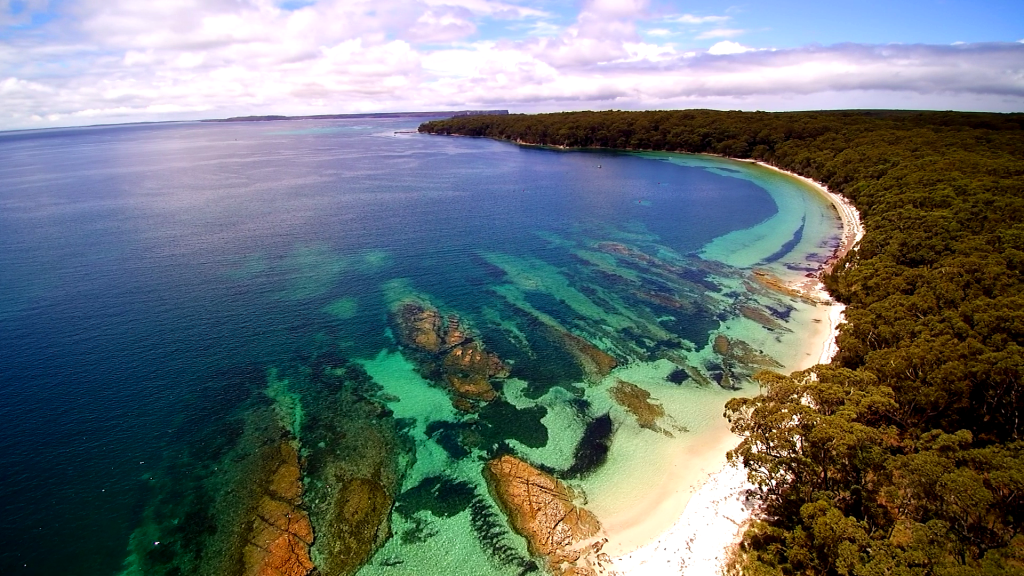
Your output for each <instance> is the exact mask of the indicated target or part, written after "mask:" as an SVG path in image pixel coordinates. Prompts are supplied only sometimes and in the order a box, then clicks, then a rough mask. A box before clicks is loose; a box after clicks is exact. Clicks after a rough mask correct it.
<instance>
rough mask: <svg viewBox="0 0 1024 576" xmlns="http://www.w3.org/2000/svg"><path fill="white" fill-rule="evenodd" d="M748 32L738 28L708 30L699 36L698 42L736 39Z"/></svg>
mask: <svg viewBox="0 0 1024 576" xmlns="http://www.w3.org/2000/svg"><path fill="white" fill-rule="evenodd" d="M744 32H746V30H739V29H737V28H715V29H713V30H707V31H705V32H701V33H700V34H698V35H697V39H698V40H707V39H711V38H735V37H736V36H739V35H741V34H743V33H744Z"/></svg>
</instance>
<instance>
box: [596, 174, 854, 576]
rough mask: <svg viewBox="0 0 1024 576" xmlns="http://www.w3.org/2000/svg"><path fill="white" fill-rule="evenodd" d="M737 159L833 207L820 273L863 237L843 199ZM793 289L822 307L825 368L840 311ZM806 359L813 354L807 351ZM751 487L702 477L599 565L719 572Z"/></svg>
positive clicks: (737, 471)
mask: <svg viewBox="0 0 1024 576" xmlns="http://www.w3.org/2000/svg"><path fill="white" fill-rule="evenodd" d="M741 161H745V162H752V163H755V164H758V165H761V166H763V167H765V168H769V169H771V170H775V171H776V172H781V173H783V174H786V175H788V176H791V177H793V178H796V179H798V180H800V181H802V182H804V183H805V184H808V185H809V186H810V187H812V188H814V189H815V190H816V191H818V192H819V193H821V194H823V195H825V196H826V197H827V198H828V199H829V201H830V202H831V203H832V205H833V206H834V207H835V209H836V211H837V212H838V213H839V217H840V220H841V221H842V227H843V233H842V239H841V242H840V246H839V247H838V248H837V249H836V251H835V253H834V254H833V255H832V257H831V258H829V260H828V261H827V262H826V263H825V264H824V265H823V266H822V267H821V270H820V271H826V270H827V269H829V267H830V266H831V265H832V264H834V263H835V262H836V261H837V260H839V259H840V258H842V257H843V256H845V255H846V254H847V253H848V252H849V251H850V250H851V249H852V248H853V247H854V246H856V244H857V243H858V242H859V241H860V240H861V238H863V236H864V227H863V224H862V223H861V220H860V213H859V212H858V211H857V209H856V208H855V207H854V206H853V204H852V203H851V202H850V201H849V200H848V199H846V198H845V197H843V196H841V195H839V194H836V193H835V192H832V191H830V190H829V189H828V187H826V186H824V185H823V184H820V183H818V182H816V181H814V180H812V179H810V178H807V177H804V176H800V175H799V174H795V173H793V172H789V171H786V170H783V169H781V168H778V167H776V166H771V165H769V164H765V163H763V162H756V161H753V160H741ZM794 288H796V289H798V290H801V291H803V292H805V293H807V294H808V295H809V296H812V297H814V298H815V299H816V300H818V301H820V302H822V303H825V304H826V306H827V311H826V314H827V319H828V330H827V331H825V332H824V336H825V337H824V338H823V339H821V340H820V341H814V342H811V343H810V344H811V347H812V348H813V349H816V350H820V352H819V353H818V354H817V355H816V358H817V362H815V363H813V364H827V363H828V362H831V360H832V358H833V357H834V356H835V354H836V352H838V348H837V345H836V337H837V336H838V333H839V326H840V325H841V324H842V323H843V322H845V318H844V314H843V311H844V310H845V308H846V307H845V305H843V304H841V303H839V302H836V301H835V300H833V299H832V298H831V296H830V295H829V294H828V292H827V291H826V290H825V287H824V285H823V284H822V283H821V282H820V280H817V279H815V280H814V281H810V282H803V283H801V284H800V285H799V286H794ZM811 357H812V358H814V357H815V355H814V354H813V353H812V354H811ZM813 364H811V365H813ZM807 367H809V366H807ZM752 487H753V486H752V485H751V484H750V483H749V482H748V481H747V475H746V471H745V470H744V469H743V468H742V467H741V466H739V465H737V464H732V463H726V464H725V465H724V466H722V467H721V469H720V470H718V471H717V472H714V473H711V474H709V475H708V476H707V477H706V479H705V480H704V482H703V484H701V485H700V487H699V488H697V490H696V491H695V492H694V493H693V495H692V496H691V497H690V499H689V501H688V502H687V504H686V506H685V508H684V510H683V512H682V514H681V515H680V516H679V518H678V519H677V521H676V522H675V524H673V525H672V526H671V527H670V528H669V529H668V530H666V531H665V532H663V533H662V534H661V535H660V536H658V537H657V538H656V539H655V540H653V541H651V542H649V543H647V544H645V545H643V546H641V547H639V548H637V549H635V550H633V551H631V552H629V553H626V554H622V555H619V556H615V557H612V558H610V559H609V560H608V561H607V562H604V563H602V564H603V568H605V569H606V570H607V571H606V572H603V573H605V574H609V575H617V576H659V575H663V574H684V575H693V576H704V575H711V574H718V573H721V570H722V568H723V567H724V564H725V562H726V561H727V559H728V557H729V554H730V552H731V550H732V549H733V548H734V547H735V546H736V545H737V544H738V543H739V541H740V539H741V538H742V535H743V532H744V530H745V529H746V526H747V525H748V524H749V522H750V520H751V519H752V518H753V515H754V512H755V508H756V507H755V504H754V503H752V502H749V501H748V500H747V498H746V492H747V490H749V489H750V488H752Z"/></svg>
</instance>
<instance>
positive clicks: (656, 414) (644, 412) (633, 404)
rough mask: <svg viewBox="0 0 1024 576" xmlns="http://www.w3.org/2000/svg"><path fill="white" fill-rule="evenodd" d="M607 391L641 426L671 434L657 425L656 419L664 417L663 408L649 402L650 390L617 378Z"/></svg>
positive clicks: (667, 434)
mask: <svg viewBox="0 0 1024 576" xmlns="http://www.w3.org/2000/svg"><path fill="white" fill-rule="evenodd" d="M609 392H611V395H612V398H613V399H614V400H615V402H616V403H617V404H618V405H619V406H622V407H623V408H625V409H626V410H627V411H629V413H630V414H632V415H633V417H634V418H635V419H636V422H637V424H639V425H640V427H641V428H644V429H647V430H651V431H653V432H658V433H660V434H664V435H666V436H669V437H671V436H672V433H671V432H669V431H668V430H665V429H664V428H662V427H661V426H659V425H658V421H659V420H661V419H662V418H664V417H665V408H664V407H663V406H662V405H661V404H655V403H654V402H651V393H650V392H648V391H647V390H644V389H643V388H641V387H639V386H637V385H636V384H632V383H630V382H626V381H625V380H619V381H618V382H617V383H616V384H615V386H612V387H611V389H610V390H609Z"/></svg>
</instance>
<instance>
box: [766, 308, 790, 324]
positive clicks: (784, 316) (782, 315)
mask: <svg viewBox="0 0 1024 576" xmlns="http://www.w3.org/2000/svg"><path fill="white" fill-rule="evenodd" d="M765 308H767V309H768V312H770V313H771V315H772V316H774V317H776V318H778V319H779V320H782V321H787V320H789V316H790V315H791V314H792V313H793V309H792V308H790V307H788V306H786V307H783V308H772V307H771V306H765Z"/></svg>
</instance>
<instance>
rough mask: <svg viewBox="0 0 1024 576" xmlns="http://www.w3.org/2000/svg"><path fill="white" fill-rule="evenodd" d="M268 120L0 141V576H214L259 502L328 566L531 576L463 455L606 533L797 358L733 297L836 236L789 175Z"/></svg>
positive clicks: (793, 323)
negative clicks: (755, 380)
mask: <svg viewBox="0 0 1024 576" xmlns="http://www.w3.org/2000/svg"><path fill="white" fill-rule="evenodd" d="M293 124H294V126H293V125H292V124H290V125H289V130H282V129H281V127H280V126H269V125H266V124H262V123H255V124H214V125H204V124H183V125H174V126H151V127H116V128H104V129H80V130H67V131H57V132H54V133H50V134H47V135H45V137H44V135H41V134H37V135H28V136H24V135H19V136H4V137H0V154H3V155H4V157H5V158H6V159H7V160H8V162H5V165H6V166H10V167H9V168H5V169H4V170H3V171H2V172H0V184H3V186H2V187H0V190H2V192H0V202H2V203H3V206H4V207H5V208H6V209H5V210H3V211H2V212H0V248H2V249H0V276H2V277H4V278H5V280H4V282H5V284H3V286H4V290H5V295H6V296H7V297H6V298H5V299H4V300H3V302H2V303H0V318H3V319H4V321H5V322H6V323H7V325H8V326H9V329H8V330H5V332H4V334H3V335H2V336H0V338H2V341H0V348H2V349H4V350H10V351H12V353H10V354H7V355H6V356H5V357H4V358H2V359H0V374H4V376H3V378H4V380H3V385H4V390H5V391H6V393H7V394H8V397H10V398H11V399H12V400H13V401H15V404H7V405H6V406H5V407H4V408H3V416H4V418H5V419H7V421H8V422H10V423H11V425H10V427H9V429H8V430H6V431H4V432H3V437H2V439H3V444H2V445H0V446H2V450H3V452H2V454H0V455H2V462H3V464H4V465H5V466H6V467H7V469H8V470H9V471H10V472H11V476H10V477H11V478H14V479H15V481H14V482H9V483H8V482H5V484H4V486H3V487H2V488H0V490H2V494H0V497H2V499H0V502H2V503H3V506H4V507H5V513H6V516H7V517H10V518H16V519H17V521H16V522H12V523H9V524H7V525H4V526H3V528H2V530H3V533H2V534H0V541H2V542H4V544H3V545H2V549H0V571H2V572H4V573H7V572H8V570H13V569H14V568H15V567H17V568H18V569H19V570H20V572H19V573H25V574H32V573H36V574H46V573H53V572H54V570H57V568H58V567H64V568H68V567H70V568H68V569H60V570H57V571H59V572H62V573H76V574H77V573H81V574H86V573H88V574H116V573H123V574H161V575H163V574H166V575H171V574H232V573H236V574H242V573H244V572H245V570H244V567H245V566H246V565H247V563H250V564H251V562H252V560H251V558H252V556H253V554H255V553H256V552H255V550H256V549H257V548H259V546H256V545H255V544H254V538H255V537H254V536H253V534H254V530H255V528H254V526H258V525H260V524H259V521H258V520H257V519H260V518H262V519H264V520H265V519H266V517H267V514H269V512H268V511H267V510H268V509H269V508H268V506H271V504H272V506H278V507H280V506H286V507H287V511H286V514H294V515H295V516H286V517H288V518H293V517H300V516H302V515H306V516H308V518H309V523H310V526H311V529H312V533H313V539H312V545H311V546H310V547H309V558H310V560H311V561H312V562H313V563H315V564H316V565H317V566H318V567H319V568H320V569H321V570H322V572H323V573H325V574H327V573H330V574H345V573H358V574H378V573H381V574H384V573H386V574H438V575H442V574H443V575H452V574H467V575H468V574H474V575H476V574H526V573H532V572H538V571H540V572H542V568H541V565H542V562H541V561H540V560H539V559H537V558H533V557H531V555H530V553H529V552H528V550H527V546H526V541H525V540H524V539H523V538H522V537H521V536H519V535H518V534H516V533H515V532H514V531H513V530H512V529H511V528H510V527H509V523H508V521H507V519H506V517H505V515H504V513H503V512H502V511H501V509H500V508H499V507H498V505H497V504H496V503H495V501H494V500H493V498H492V497H491V495H490V493H489V491H488V487H487V485H486V483H485V481H484V477H483V475H482V469H483V465H484V463H485V462H486V461H487V460H488V459H489V458H492V457H494V456H496V455H499V454H513V455H515V456H517V457H519V458H521V459H524V460H526V461H528V462H530V463H531V464H533V465H535V466H537V467H538V468H540V469H543V470H545V471H548V472H549V473H551V474H553V475H554V476H555V477H557V478H560V479H562V480H563V481H565V482H566V483H567V484H569V485H570V486H572V487H573V488H574V489H576V490H577V492H578V495H579V496H580V498H581V499H586V500H587V507H588V508H590V509H591V510H593V511H594V512H595V513H597V515H598V517H599V519H600V518H601V517H602V516H605V517H614V516H616V515H621V513H622V511H623V510H627V509H629V508H630V507H632V506H636V505H637V502H638V501H640V500H642V496H643V495H644V493H645V491H647V490H654V489H655V488H657V486H658V485H659V482H662V481H664V479H665V478H667V477H669V475H670V473H671V468H672V467H673V466H678V465H679V464H680V463H679V462H675V461H671V460H673V458H674V457H673V455H679V454H683V455H685V454H689V453H690V452H692V450H693V447H694V446H699V445H701V443H702V442H703V443H706V442H710V441H711V440H710V439H711V438H712V437H714V438H715V440H714V441H715V442H719V441H720V440H721V438H722V426H723V424H722V418H721V412H722V406H723V405H724V403H725V401H726V400H727V399H728V398H729V397H732V396H733V395H736V394H743V393H750V392H753V389H752V388H751V386H750V384H749V376H750V374H752V373H753V372H755V371H757V370H758V369H761V368H774V369H780V370H790V369H794V368H796V367H798V366H800V365H801V364H803V363H806V362H807V357H806V351H805V348H806V342H807V339H808V338H809V337H810V336H811V335H813V334H814V333H815V331H820V326H819V325H816V324H815V323H814V322H813V318H814V317H815V316H816V315H818V314H819V313H820V311H819V310H817V309H816V308H815V306H814V305H813V304H811V303H808V302H804V301H801V300H799V299H797V298H794V297H790V296H787V295H785V294H782V293H779V292H773V291H772V290H770V289H768V288H766V287H764V286H763V285H761V284H759V283H758V282H757V281H756V280H755V279H754V278H753V276H752V270H754V269H758V270H764V271H767V272H770V273H771V274H773V275H775V276H777V277H779V278H782V279H784V280H786V281H793V280H797V279H800V278H802V277H803V276H804V275H805V274H807V273H808V272H811V271H813V270H815V269H816V268H817V265H818V263H819V262H822V261H823V260H824V259H825V258H826V257H827V256H828V255H829V254H830V253H831V252H832V250H833V249H834V248H835V246H836V244H837V243H838V237H839V232H840V223H839V220H838V217H837V216H836V214H835V212H834V211H833V210H832V208H831V207H830V205H829V203H828V200H827V199H825V198H824V197H823V196H821V195H819V194H816V193H814V192H813V190H811V189H809V188H808V187H807V186H806V185H804V184H803V183H801V182H799V181H797V180H795V179H791V178H788V177H786V176H784V175H780V174H778V173H775V172H772V171H770V170H767V169H765V168H762V167H758V166H754V165H751V164H745V163H740V162H732V161H728V160H722V159H718V158H711V157H695V156H684V155H672V154H655V153H640V154H630V153H622V152H612V151H608V152H596V151H568V152H561V151H551V150H539V149H531V148H520V147H516V146H514V145H510V144H505V143H499V142H494V141H491V140H481V139H467V138H443V137H429V136H421V135H415V134H413V135H404V134H403V135H397V136H396V135H394V134H393V132H394V131H395V130H401V129H408V128H412V127H413V126H411V125H409V124H406V123H403V122H400V121H394V120H390V121H373V122H368V121H365V120H361V121H360V122H359V123H354V122H347V123H346V122H345V121H329V122H324V121H321V122H316V121H302V122H295V123H293ZM292 128H294V129H292ZM37 269H45V270H46V273H39V274H37V273H35V272H34V271H35V270H37ZM424 327H427V328H429V329H427V328H424ZM431 330H433V332H431ZM456 352H457V353H456ZM613 364H614V367H613ZM638 398H639V399H640V400H637V399H638ZM69 399H70V400H71V401H69ZM630 402H636V403H637V404H634V405H632V406H633V408H630V404H629V403H630ZM14 405H16V406H17V409H14V408H13V407H12V406H14ZM55 406H63V408H62V409H61V410H62V417H61V418H60V419H57V420H56V421H54V420H53V419H50V421H49V423H47V424H44V422H46V421H47V420H46V417H45V415H46V414H48V413H51V412H52V411H53V410H54V407H55ZM636 406H640V407H641V409H644V410H648V412H647V413H645V414H646V416H643V415H638V414H637V413H636ZM645 418H646V419H645ZM289 447H290V448H289ZM292 449H294V450H295V451H296V452H295V453H294V454H293V453H292V452H289V450H292ZM688 451H690V452H688ZM291 459H294V463H293V462H292V460H291ZM292 467H297V469H298V470H299V471H300V476H299V477H298V480H297V481H296V482H298V484H295V486H301V490H302V491H303V492H302V494H301V497H298V496H295V497H294V498H292V497H291V496H282V494H283V492H282V490H285V491H287V490H286V488H287V487H288V486H291V484H289V483H288V482H285V481H284V480H280V481H279V479H280V478H285V477H286V476H287V474H285V472H282V470H285V471H287V470H291V469H292ZM53 471H55V472H53ZM282 475H283V476H282ZM275 478H277V479H278V480H275ZM282 486H283V487H282ZM108 491H109V493H108ZM97 494H100V495H101V496H99V497H97V496H96V495H97ZM268 501H273V502H271V504H268V503H267V502H268ZM272 506H271V507H272ZM55 519H58V520H59V521H55ZM33 530H34V532H33ZM157 543H159V544H157ZM12 573H14V572H12Z"/></svg>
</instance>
